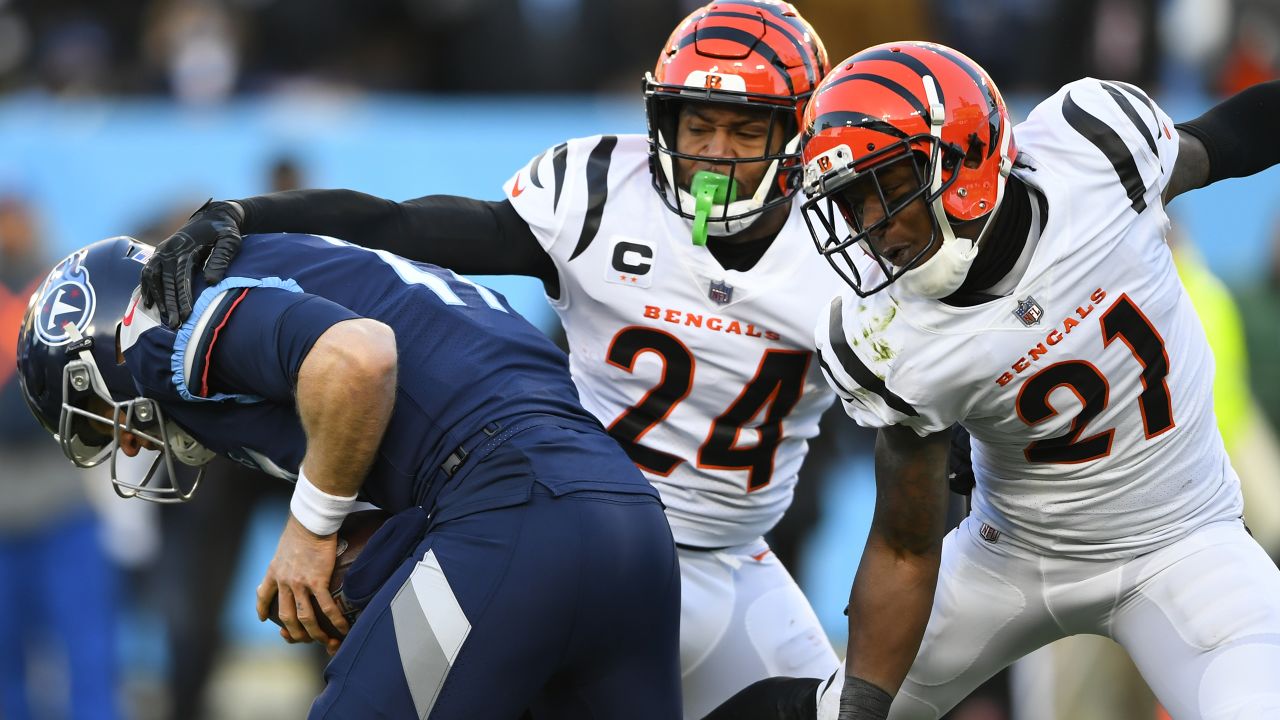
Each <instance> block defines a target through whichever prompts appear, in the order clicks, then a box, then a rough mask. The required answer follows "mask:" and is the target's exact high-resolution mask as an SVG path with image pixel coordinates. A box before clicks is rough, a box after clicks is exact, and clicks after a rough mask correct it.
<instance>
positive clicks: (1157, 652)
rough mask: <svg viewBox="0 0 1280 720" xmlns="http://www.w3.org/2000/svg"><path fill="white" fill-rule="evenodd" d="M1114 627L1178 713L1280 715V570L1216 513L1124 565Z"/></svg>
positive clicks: (1215, 719)
mask: <svg viewBox="0 0 1280 720" xmlns="http://www.w3.org/2000/svg"><path fill="white" fill-rule="evenodd" d="M1125 574H1126V586H1128V587H1130V588H1132V590H1131V591H1130V592H1129V593H1128V594H1127V595H1126V596H1125V597H1124V598H1123V600H1122V601H1121V603H1120V606H1119V607H1118V608H1117V610H1116V612H1115V614H1114V616H1113V620H1112V633H1113V637H1114V638H1115V640H1116V641H1117V642H1119V643H1120V644H1121V645H1123V646H1124V648H1125V649H1126V650H1128V652H1129V654H1130V656H1131V657H1132V658H1133V660H1134V662H1135V663H1136V664H1137V665H1138V668H1139V670H1141V671H1142V675H1143V677H1144V678H1145V679H1146V681H1147V683H1148V684H1149V685H1150V686H1151V689H1152V690H1153V691H1154V692H1155V694H1156V697H1158V698H1159V699H1160V702H1161V703H1162V704H1163V705H1164V706H1165V708H1166V709H1168V710H1169V712H1170V713H1171V714H1172V716H1173V717H1175V718H1179V719H1181V718H1192V719H1194V718H1203V719H1205V720H1219V719H1221V720H1226V719H1227V718H1231V719H1235V718H1271V717H1280V683H1278V682H1277V681H1276V668H1280V570H1277V569H1276V566H1275V564H1274V563H1273V562H1272V561H1271V559H1270V558H1268V557H1267V555H1266V553H1265V552H1263V550H1262V548H1261V547H1259V546H1258V544H1257V543H1256V542H1254V540H1253V538H1251V537H1249V535H1248V533H1247V532H1246V531H1245V529H1244V527H1243V525H1242V524H1241V523H1239V522H1238V521H1236V522H1221V523H1214V524H1212V525H1208V526H1205V527H1204V528H1201V529H1199V530H1196V531H1195V532H1193V533H1191V535H1189V536H1188V537H1186V538H1184V539H1182V540H1180V541H1178V542H1176V543H1174V544H1173V545H1170V546H1168V547H1165V548H1162V549H1160V550H1158V551H1156V552H1154V553H1151V554H1150V555H1147V556H1144V557H1141V558H1138V559H1136V560H1134V561H1133V562H1131V563H1129V565H1128V566H1127V567H1126V568H1125Z"/></svg>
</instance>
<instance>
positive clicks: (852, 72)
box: [803, 42, 1017, 297]
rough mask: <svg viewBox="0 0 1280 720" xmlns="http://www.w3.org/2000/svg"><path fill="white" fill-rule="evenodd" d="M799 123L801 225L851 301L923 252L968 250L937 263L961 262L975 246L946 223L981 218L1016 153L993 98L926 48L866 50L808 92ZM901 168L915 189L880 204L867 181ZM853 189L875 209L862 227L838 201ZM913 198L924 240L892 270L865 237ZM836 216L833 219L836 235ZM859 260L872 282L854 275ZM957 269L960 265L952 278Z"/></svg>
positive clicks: (954, 60) (990, 90)
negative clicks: (951, 246)
mask: <svg viewBox="0 0 1280 720" xmlns="http://www.w3.org/2000/svg"><path fill="white" fill-rule="evenodd" d="M803 122H804V125H803V127H804V143H805V144H804V151H803V157H804V164H805V179H804V188H805V194H806V195H807V196H808V200H807V201H806V202H805V204H804V211H805V220H806V222H807V223H808V225H809V231H810V233H811V234H812V235H813V239H814V243H815V244H816V245H817V247H818V252H820V253H822V254H823V255H824V256H825V257H826V258H827V260H828V261H830V262H831V264H832V267H834V268H835V270H836V272H838V273H839V274H840V276H841V277H843V278H844V280H845V282H846V283H848V284H849V285H850V286H851V287H852V288H853V289H854V291H855V292H857V293H858V294H859V295H861V296H863V297H865V296H867V295H870V294H872V293H875V292H878V291H879V290H882V289H884V288H885V287H886V286H888V285H889V284H890V283H893V282H895V281H896V280H897V279H898V278H899V277H901V276H902V275H903V274H905V273H906V272H908V271H910V270H912V269H915V268H917V267H922V266H924V265H925V263H926V262H932V260H933V257H932V256H931V252H932V251H933V249H934V248H938V247H940V246H943V245H945V244H947V243H956V242H957V241H958V242H959V243H972V246H965V247H964V248H963V250H956V251H954V252H950V253H937V255H946V256H948V257H950V258H951V260H950V261H952V262H958V263H971V262H972V259H973V256H975V255H976V239H972V240H967V239H963V238H959V239H957V238H956V237H955V234H954V232H953V230H952V228H951V224H952V223H960V222H966V221H970V220H977V219H979V218H984V217H989V216H991V214H992V213H993V212H994V211H995V210H996V208H997V207H999V205H1000V201H1001V199H1002V198H1003V195H1004V187H1005V181H1006V179H1007V178H1008V175H1009V172H1010V171H1011V170H1012V168H1013V161H1014V158H1015V157H1016V155H1017V149H1016V147H1015V146H1014V142H1013V132H1012V127H1011V123H1010V120H1009V112H1008V109H1007V108H1006V107H1005V103H1004V99H1003V98H1001V96H1000V91H999V90H997V89H996V85H995V83H994V82H992V81H991V78H990V77H988V76H987V73H986V71H985V70H983V69H982V68H981V67H980V66H979V65H978V64H977V63H975V62H974V61H973V60H970V59H969V58H968V57H966V56H964V55H963V54H961V53H959V52H957V51H955V50H952V49H951V48H948V47H946V46H943V45H937V44H934V43H924V42H897V43H886V44H884V45H877V46H875V47H872V48H868V49H866V50H863V51H862V52H860V53H858V54H856V55H854V56H853V57H850V58H849V59H848V60H846V61H844V62H843V63H840V65H839V67H838V68H837V69H835V70H833V71H832V72H831V74H830V75H828V76H827V77H826V78H825V79H824V80H823V81H822V82H821V83H820V84H819V86H818V88H817V89H816V90H815V91H814V94H813V98H812V100H811V101H810V103H809V106H808V108H807V109H806V111H805V115H804V121H803ZM901 162H910V163H911V165H912V166H913V167H914V169H915V173H916V179H917V181H918V183H919V185H918V187H915V188H913V191H912V192H909V193H906V194H903V195H901V196H900V197H895V198H893V199H892V206H890V200H889V199H887V198H886V196H885V193H884V190H883V188H882V187H881V186H880V182H879V180H878V177H877V174H878V173H879V172H881V171H882V170H884V169H885V168H887V167H889V166H891V165H896V164H898V163H901ZM855 180H863V181H870V182H871V187H873V188H874V192H871V193H868V196H869V197H871V198H875V197H876V196H878V197H879V201H880V203H881V204H882V207H881V210H882V211H883V212H882V213H881V214H880V215H879V217H878V219H877V220H876V221H875V222H874V223H873V224H872V225H870V226H867V227H864V226H863V223H862V222H861V217H860V211H859V209H858V208H855V207H851V205H850V203H848V202H846V201H845V200H844V198H843V195H842V193H843V192H844V191H845V190H847V189H850V187H851V184H852V183H853V182H854V181H855ZM920 198H923V200H924V202H925V203H926V204H927V205H928V206H929V208H930V210H931V211H932V214H933V218H934V223H933V225H934V232H933V236H932V237H931V238H930V242H929V244H928V245H927V246H925V247H924V249H923V250H921V251H920V252H919V253H918V254H917V255H916V256H915V257H913V258H912V259H911V260H909V261H908V262H906V263H905V264H904V265H902V266H900V267H899V266H894V265H892V264H890V263H889V262H888V261H887V260H886V259H885V258H884V257H882V256H881V255H880V254H879V253H878V252H877V251H876V249H875V247H874V245H873V244H872V243H869V242H867V239H868V238H869V237H870V236H871V235H872V234H873V233H876V232H878V231H880V230H881V229H883V228H884V227H885V226H886V225H887V224H888V223H889V222H891V221H892V219H893V216H894V215H895V214H897V213H898V212H900V211H901V210H902V209H903V208H905V207H906V206H908V205H909V204H911V203H912V202H914V201H916V200H917V199H920ZM837 213H838V214H839V215H841V216H842V217H843V219H844V223H842V224H841V228H840V229H837V226H838V224H837V222H836V219H835V215H836V214H837ZM989 225H990V224H989V223H988V226H989ZM855 248H857V250H855ZM851 251H853V252H854V254H853V255H852V256H851V255H850V252H851ZM864 253H865V254H868V255H870V256H871V257H872V258H873V259H874V260H875V262H876V263H877V264H878V265H879V267H880V269H881V270H882V271H883V274H884V277H883V278H880V279H878V280H876V281H872V282H869V281H870V280H871V279H870V278H867V277H864V273H863V272H862V271H860V270H859V262H860V261H861V257H862V255H863V254H864ZM925 258H929V260H927V261H926V260H925ZM942 262H946V260H943V261H942ZM965 271H967V264H966V265H965V266H964V267H963V268H960V276H961V277H963V273H964V272H965Z"/></svg>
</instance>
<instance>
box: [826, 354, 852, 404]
mask: <svg viewBox="0 0 1280 720" xmlns="http://www.w3.org/2000/svg"><path fill="white" fill-rule="evenodd" d="M818 367H820V368H822V372H823V374H824V375H826V376H827V382H828V383H830V384H831V387H832V388H834V389H835V391H836V392H837V393H838V394H839V395H840V396H841V397H842V398H846V399H848V398H852V397H853V391H852V390H850V389H849V388H847V387H845V386H844V383H842V382H840V377H839V376H838V375H836V374H835V372H834V371H833V370H832V369H831V366H830V365H828V364H827V361H826V360H825V359H823V357H822V356H821V355H819V356H818Z"/></svg>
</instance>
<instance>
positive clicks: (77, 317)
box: [35, 251, 96, 347]
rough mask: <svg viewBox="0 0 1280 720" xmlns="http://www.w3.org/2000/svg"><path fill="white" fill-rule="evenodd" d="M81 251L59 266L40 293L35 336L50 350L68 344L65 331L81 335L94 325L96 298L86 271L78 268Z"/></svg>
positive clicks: (68, 337)
mask: <svg viewBox="0 0 1280 720" xmlns="http://www.w3.org/2000/svg"><path fill="white" fill-rule="evenodd" d="M83 260H84V251H80V252H77V253H75V254H73V255H71V256H70V257H68V258H67V259H65V260H63V261H62V262H60V263H58V265H57V267H55V268H54V269H53V272H51V273H49V277H48V279H46V280H45V281H44V286H43V288H42V289H41V291H40V298H39V299H38V300H37V301H36V302H37V303H39V312H38V313H37V315H36V317H35V331H36V335H37V336H38V337H39V338H40V339H41V340H42V341H44V342H45V343H46V344H48V345H51V346H53V347H57V346H59V345H66V344H67V343H69V342H71V336H70V334H68V332H67V327H68V326H72V325H74V326H75V327H76V328H77V329H79V330H80V331H81V332H84V331H85V329H86V328H87V327H88V326H89V323H91V322H93V311H94V306H95V304H96V302H95V296H94V292H93V284H92V283H90V282H89V271H88V270H87V269H86V268H85V267H84V266H83V265H82V264H81V263H82V261H83Z"/></svg>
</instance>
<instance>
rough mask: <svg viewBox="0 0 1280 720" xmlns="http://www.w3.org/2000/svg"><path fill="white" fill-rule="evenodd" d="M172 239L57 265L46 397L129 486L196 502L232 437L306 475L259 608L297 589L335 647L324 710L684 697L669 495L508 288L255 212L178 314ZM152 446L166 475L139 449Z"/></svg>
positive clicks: (621, 707) (35, 408) (292, 597)
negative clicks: (344, 604) (155, 263)
mask: <svg viewBox="0 0 1280 720" xmlns="http://www.w3.org/2000/svg"><path fill="white" fill-rule="evenodd" d="M150 253H151V248H150V247H149V246H146V245H142V244H140V243H138V242H136V241H134V240H132V239H130V238H112V239H109V240H103V241H101V242H98V243H95V244H93V245H89V246H87V247H85V248H83V249H81V250H79V251H77V252H75V253H73V254H72V255H71V256H69V257H68V258H66V259H65V260H63V261H62V262H61V263H59V264H58V265H57V266H56V267H54V269H53V271H52V272H51V273H50V274H49V276H48V278H47V279H46V280H45V282H44V284H43V285H42V286H41V287H40V288H39V290H37V291H36V293H35V294H34V295H33V296H32V299H31V303H30V305H29V306H28V309H27V312H26V316H25V317H24V319H23V323H22V327H21V334H20V337H19V345H18V369H19V373H20V379H21V383H22V388H23V391H24V394H25V397H26V399H27V402H28V405H29V406H30V408H31V410H32V412H33V413H34V414H35V416H36V417H37V418H38V419H39V420H40V422H41V423H42V424H43V425H44V427H45V429H46V430H48V431H50V432H51V433H53V434H54V435H55V437H56V438H57V439H58V441H59V444H60V445H61V447H62V449H63V451H64V452H65V454H66V455H67V457H68V458H69V459H71V460H72V461H73V462H74V463H76V464H77V465H80V466H92V465H95V464H98V463H103V462H109V464H110V467H111V471H112V472H111V475H112V480H113V482H114V483H115V486H116V488H117V491H118V492H119V493H120V494H122V495H124V496H136V497H140V498H144V499H149V500H156V501H160V502H179V501H184V500H187V499H189V498H190V497H191V496H192V494H193V493H194V492H195V491H196V490H197V488H198V482H199V476H198V475H197V476H196V478H195V481H194V483H191V484H184V483H183V482H181V481H180V480H174V478H182V477H183V475H181V474H179V473H175V472H174V470H175V468H176V464H175V461H177V463H179V464H180V463H186V464H189V465H196V466H199V465H201V464H203V463H205V462H207V461H208V460H209V459H210V458H211V457H212V455H213V454H214V453H217V454H221V455H224V456H227V457H230V458H232V459H234V460H238V461H240V462H243V463H245V464H246V465H250V466H252V467H254V468H256V469H259V470H262V471H264V472H267V473H269V474H272V475H275V476H278V477H282V478H285V479H288V480H291V481H293V482H295V483H296V484H295V487H294V492H293V499H292V501H291V504H290V510H291V512H290V516H289V519H288V521H287V524H286V526H285V529H284V531H283V533H282V534H281V536H280V543H279V546H278V547H277V549H276V554H275V557H274V558H273V559H272V561H271V563H270V565H269V567H268V568H267V572H266V576H265V577H264V579H263V581H262V583H261V584H260V585H259V587H258V614H259V617H260V618H265V617H266V614H267V609H268V607H269V606H270V605H271V603H272V601H273V600H276V599H277V597H278V600H279V605H278V607H279V610H278V613H279V618H280V620H282V621H283V625H284V628H282V631H281V632H282V634H283V635H284V636H285V637H286V639H288V640H290V641H293V642H298V641H310V640H317V641H320V642H324V643H326V644H327V646H328V649H329V650H330V652H335V651H336V655H335V656H334V659H333V660H332V662H330V664H329V665H328V667H327V668H326V670H325V678H326V687H325V689H324V691H323V693H322V694H321V695H320V697H319V698H317V700H316V702H315V704H314V705H313V706H312V709H311V717H315V718H319V717H344V718H356V717H386V718H409V717H412V718H427V717H430V718H459V719H461V718H468V719H470V718H511V719H512V720H514V719H515V718H518V717H522V716H524V713H525V712H526V711H531V713H532V716H533V717H535V718H536V717H550V718H597V717H602V716H604V717H610V718H614V717H618V718H635V720H648V719H649V718H677V717H679V713H680V698H679V692H680V684H679V665H678V662H679V660H678V641H679V639H678V633H677V630H676V622H677V620H678V617H679V602H680V601H679V584H678V582H679V574H678V573H679V570H678V565H677V563H678V561H677V559H676V555H675V547H674V544H673V542H672V538H671V531H670V528H669V526H668V524H667V521H666V517H665V515H664V513H663V512H662V508H661V504H660V502H659V499H658V494H657V492H656V491H655V490H654V489H653V487H652V486H650V485H649V484H648V483H647V482H645V479H644V477H643V476H642V475H641V474H640V473H639V472H637V471H636V469H635V466H634V465H633V464H632V463H631V461H630V459H629V458H628V457H627V456H626V454H625V453H623V452H622V451H621V450H620V449H619V448H618V446H617V443H615V442H614V441H613V440H612V439H611V438H609V436H608V435H607V434H606V433H605V431H604V428H603V426H601V425H600V423H599V421H597V420H596V419H595V418H594V417H593V416H591V415H590V414H589V413H587V412H586V410H584V409H583V408H582V407H581V405H579V404H578V403H577V401H576V399H575V393H574V389H573V384H572V381H571V380H570V377H569V372H568V363H567V362H566V360H565V358H564V355H563V353H561V352H560V351H559V349H558V348H556V347H555V345H553V344H552V343H551V342H550V341H549V340H548V339H547V338H546V337H545V336H543V335H542V333H540V332H539V331H538V330H537V329H536V328H534V327H533V326H532V325H530V324H529V323H528V322H526V321H525V320H524V319H523V318H521V317H520V316H519V315H517V314H516V313H515V312H514V311H512V310H511V308H510V307H509V306H508V304H507V302H506V300H505V299H504V298H503V297H502V296H501V295H499V294H497V293H495V292H492V291H490V290H489V289H487V288H485V287H483V286H480V285H477V284H475V283H472V282H470V281H468V280H464V279H461V278H459V277H457V276H456V275H454V274H453V273H452V272H450V271H448V270H443V269H441V268H438V267H434V266H431V265H426V264H416V263H412V262H409V261H406V260H404V259H402V258H399V257H396V256H393V255H390V254H388V253H380V252H374V251H370V250H366V249H364V248H358V247H356V246H353V245H348V244H346V243H343V242H341V241H339V240H334V239H332V238H321V237H316V236H310V235H278V236H273V237H263V236H252V235H251V236H247V237H246V238H245V239H244V245H243V247H242V252H241V253H240V255H239V257H238V258H237V259H236V261H235V263H234V264H233V265H232V266H231V272H230V274H229V275H228V276H227V277H226V278H224V279H223V280H222V281H221V282H219V283H218V284H216V285H213V286H207V287H206V286H205V285H204V284H203V283H197V285H196V288H195V289H196V291H197V293H198V294H197V296H196V298H197V300H196V304H195V309H194V311H193V312H192V314H191V316H190V317H189V318H188V319H187V321H186V322H185V323H184V324H183V325H182V326H181V327H179V328H178V329H177V330H176V331H175V330H173V329H170V328H169V327H167V326H166V325H164V324H162V323H161V322H160V321H159V318H158V316H157V315H156V314H155V313H154V310H151V309H147V308H143V307H140V306H139V300H140V295H139V292H138V290H137V285H138V280H139V277H140V275H141V272H142V267H143V263H144V262H145V261H146V259H147V258H148V257H149V256H150ZM352 276H356V277H360V278H365V279H367V280H368V282H363V283H351V282H349V281H348V280H349V278H350V277H352ZM304 288H305V290H304ZM142 448H150V449H153V450H159V451H160V455H159V456H158V457H157V459H156V461H155V463H154V464H153V465H152V472H151V473H149V474H148V475H147V476H146V477H145V478H143V479H142V480H140V481H130V480H129V479H128V478H125V477H121V476H120V475H119V474H118V473H116V458H117V456H118V454H119V453H124V454H125V455H130V456H132V455H136V454H138V452H139V451H140V450H141V449H142ZM161 465H164V466H166V467H167V470H168V478H170V481H169V484H165V483H164V482H162V481H160V480H157V479H156V478H157V477H159V476H157V475H156V474H155V472H154V471H155V469H156V468H157V467H159V466H161ZM357 500H363V501H367V502H370V503H373V504H374V505H377V506H378V507H381V508H383V509H385V510H387V511H389V512H391V513H394V514H395V516H394V517H393V518H392V519H391V520H389V521H388V523H387V525H384V526H383V527H382V529H381V530H380V531H379V535H378V537H375V538H373V539H371V540H370V541H369V544H368V545H366V546H365V548H364V551H363V552H362V553H361V555H360V557H359V560H358V563H357V564H356V566H354V567H352V568H351V570H350V572H349V573H348V574H347V575H346V577H345V579H344V585H343V588H344V592H345V594H346V596H347V598H348V599H350V600H352V601H353V602H354V603H355V604H356V605H361V604H366V603H367V604H366V605H365V609H364V614H363V615H361V617H360V619H359V621H357V622H355V624H354V625H351V626H349V625H348V624H347V621H346V619H345V618H344V617H343V614H342V612H341V610H340V609H339V608H338V606H337V605H336V603H335V600H334V598H333V597H332V596H331V595H330V593H329V579H330V575H331V572H332V570H333V567H334V558H335V553H336V545H337V539H336V534H335V533H336V531H337V529H338V527H339V525H340V524H341V523H342V520H343V519H344V518H345V517H346V515H347V514H348V513H349V512H350V511H351V509H352V507H353V506H354V505H355V503H356V502H357ZM584 578H589V581H588V580H584ZM321 614H323V616H324V617H326V618H327V619H328V620H329V621H330V622H331V623H333V626H334V627H336V628H337V629H338V630H339V631H340V632H342V633H346V632H348V631H349V634H347V635H346V636H345V639H343V638H337V637H330V636H328V635H326V634H325V632H324V630H322V629H321V626H320V625H319V624H318V617H319V616H320V615H321Z"/></svg>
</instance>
